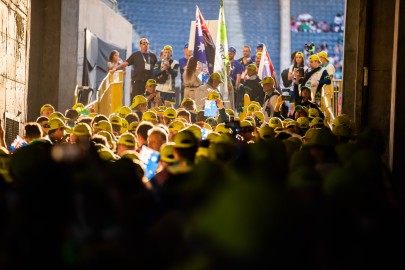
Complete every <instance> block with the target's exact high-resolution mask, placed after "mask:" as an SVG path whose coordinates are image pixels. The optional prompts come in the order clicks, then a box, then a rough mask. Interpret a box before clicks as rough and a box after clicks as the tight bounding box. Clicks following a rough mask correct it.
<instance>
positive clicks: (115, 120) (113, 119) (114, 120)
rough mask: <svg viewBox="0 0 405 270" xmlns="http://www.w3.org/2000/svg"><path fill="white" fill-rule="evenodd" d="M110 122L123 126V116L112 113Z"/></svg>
mask: <svg viewBox="0 0 405 270" xmlns="http://www.w3.org/2000/svg"><path fill="white" fill-rule="evenodd" d="M110 123H111V124H112V125H119V126H122V118H121V117H119V116H118V115H111V116H110Z"/></svg>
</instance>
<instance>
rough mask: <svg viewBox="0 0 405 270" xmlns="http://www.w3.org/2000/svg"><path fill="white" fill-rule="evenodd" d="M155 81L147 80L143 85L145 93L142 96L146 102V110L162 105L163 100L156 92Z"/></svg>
mask: <svg viewBox="0 0 405 270" xmlns="http://www.w3.org/2000/svg"><path fill="white" fill-rule="evenodd" d="M156 85H157V83H156V81H155V80H154V79H149V80H147V81H146V84H145V93H144V94H143V95H144V96H145V97H146V99H147V100H148V108H156V107H158V106H162V105H163V100H162V98H161V97H160V93H157V92H156Z"/></svg>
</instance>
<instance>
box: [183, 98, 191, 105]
mask: <svg viewBox="0 0 405 270" xmlns="http://www.w3.org/2000/svg"><path fill="white" fill-rule="evenodd" d="M185 102H192V103H194V100H193V99H191V98H189V97H185V98H183V101H182V102H181V105H183V104H184V103H185Z"/></svg>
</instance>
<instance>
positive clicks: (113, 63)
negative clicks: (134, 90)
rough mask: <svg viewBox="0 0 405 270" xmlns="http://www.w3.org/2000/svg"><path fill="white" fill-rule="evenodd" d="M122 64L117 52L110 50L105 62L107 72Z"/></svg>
mask: <svg viewBox="0 0 405 270" xmlns="http://www.w3.org/2000/svg"><path fill="white" fill-rule="evenodd" d="M121 64H122V59H121V58H120V53H119V52H118V51H117V50H112V51H111V53H110V56H109V57H108V62H107V71H110V69H112V68H116V67H118V66H119V65H121Z"/></svg>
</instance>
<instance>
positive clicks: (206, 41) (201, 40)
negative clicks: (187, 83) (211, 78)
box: [193, 6, 215, 74]
mask: <svg viewBox="0 0 405 270" xmlns="http://www.w3.org/2000/svg"><path fill="white" fill-rule="evenodd" d="M193 56H194V58H195V59H196V60H197V61H200V62H201V63H204V64H206V65H207V66H208V71H209V73H210V74H211V73H212V72H214V61H215V43H214V40H213V39H212V37H211V33H210V31H209V30H208V26H207V25H206V23H205V20H204V17H203V16H202V14H201V12H200V9H199V8H198V6H196V20H195V40H194V53H193Z"/></svg>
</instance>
